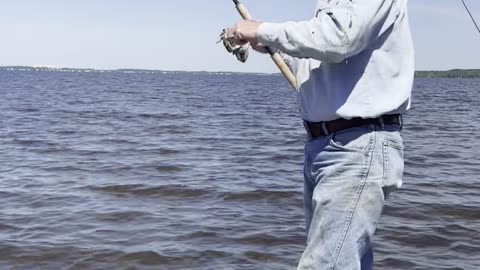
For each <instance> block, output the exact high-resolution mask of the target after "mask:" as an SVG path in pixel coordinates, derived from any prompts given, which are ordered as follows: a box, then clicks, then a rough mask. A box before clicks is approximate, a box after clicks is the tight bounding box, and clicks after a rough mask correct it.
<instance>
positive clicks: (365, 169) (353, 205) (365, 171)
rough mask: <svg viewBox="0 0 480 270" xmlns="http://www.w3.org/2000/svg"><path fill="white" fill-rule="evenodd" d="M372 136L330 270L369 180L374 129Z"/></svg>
mask: <svg viewBox="0 0 480 270" xmlns="http://www.w3.org/2000/svg"><path fill="white" fill-rule="evenodd" d="M371 134H372V136H371V137H370V142H369V144H370V145H369V147H368V148H367V151H366V153H365V155H366V160H365V164H364V165H363V170H362V173H361V178H360V179H361V181H360V183H359V185H358V187H357V190H356V191H355V194H354V197H353V199H352V202H351V205H350V208H349V210H348V212H347V216H346V218H345V222H344V225H343V231H342V234H341V235H340V238H339V241H338V244H337V246H336V248H335V251H334V253H333V256H332V260H331V262H330V264H329V266H328V269H330V270H334V269H335V265H336V264H337V262H338V258H339V256H340V252H341V251H342V248H343V244H344V243H345V238H346V236H347V234H348V232H349V230H350V225H351V224H352V220H353V215H354V213H355V209H356V208H357V205H358V201H359V200H360V196H361V194H362V192H363V190H364V187H365V183H366V181H367V177H368V174H369V172H370V168H371V165H372V160H373V158H372V157H373V150H374V149H373V148H374V147H375V139H376V138H375V137H376V132H375V131H373V132H371Z"/></svg>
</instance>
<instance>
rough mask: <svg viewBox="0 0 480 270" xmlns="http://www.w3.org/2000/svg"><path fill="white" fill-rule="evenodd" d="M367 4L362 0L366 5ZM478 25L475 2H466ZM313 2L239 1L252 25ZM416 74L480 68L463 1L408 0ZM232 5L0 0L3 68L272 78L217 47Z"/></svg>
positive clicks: (479, 7)
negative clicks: (249, 74)
mask: <svg viewBox="0 0 480 270" xmlns="http://www.w3.org/2000/svg"><path fill="white" fill-rule="evenodd" d="M365 1H367V0H365ZM465 1H466V2H467V4H468V5H469V6H470V9H471V11H472V13H473V14H474V16H475V18H476V20H477V22H478V23H480V1H479V0H465ZM314 2H315V1H313V0H261V1H260V0H243V3H244V4H245V5H246V6H247V7H248V9H249V10H250V12H251V13H252V15H253V16H254V17H255V19H257V20H260V21H268V22H284V21H288V20H293V21H301V20H308V19H310V18H311V17H312V16H313V13H314ZM409 14H410V22H411V27H412V32H413V37H414V42H415V48H416V69H417V70H447V69H453V68H480V34H479V33H478V32H476V29H475V27H474V25H473V23H472V22H471V20H470V18H469V16H468V14H467V12H466V11H465V9H464V7H463V5H462V2H461V0H410V1H409ZM239 19H240V18H239V15H238V14H237V12H236V10H235V8H234V6H233V4H232V1H230V0H209V1H194V0H173V1H170V0H41V1H39V0H15V1H12V0H0V34H1V35H0V38H1V39H0V66H7V65H28V66H55V67H73V68H96V69H118V68H140V69H160V70H187V71H240V72H276V68H275V66H274V65H273V64H272V63H271V61H270V60H269V58H268V57H267V56H265V55H260V54H256V53H255V54H252V55H251V56H250V59H249V61H248V62H247V63H246V64H241V63H239V62H237V61H236V59H235V58H234V57H233V56H231V55H228V54H227V53H226V51H225V50H224V48H223V47H222V45H220V44H216V41H217V40H218V36H219V33H220V32H221V30H222V29H223V28H225V27H229V26H231V25H233V24H234V23H235V22H237V21H238V20H239Z"/></svg>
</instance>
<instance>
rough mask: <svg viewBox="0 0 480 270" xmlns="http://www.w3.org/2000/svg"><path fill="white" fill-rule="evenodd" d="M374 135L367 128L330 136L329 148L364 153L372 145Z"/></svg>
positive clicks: (352, 129) (353, 129)
mask: <svg viewBox="0 0 480 270" xmlns="http://www.w3.org/2000/svg"><path fill="white" fill-rule="evenodd" d="M373 133H374V131H372V130H370V129H369V128H367V127H363V128H362V127H360V128H351V129H347V130H343V131H339V132H336V133H333V134H331V135H330V141H329V146H330V147H332V148H334V149H336V150H340V151H348V152H364V151H365V150H367V149H368V147H369V146H370V145H371V143H372V136H373V135H374V134H373Z"/></svg>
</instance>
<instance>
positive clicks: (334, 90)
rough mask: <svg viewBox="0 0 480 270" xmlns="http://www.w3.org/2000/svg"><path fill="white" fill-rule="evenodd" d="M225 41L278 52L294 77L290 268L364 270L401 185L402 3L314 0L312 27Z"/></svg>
mask: <svg viewBox="0 0 480 270" xmlns="http://www.w3.org/2000/svg"><path fill="white" fill-rule="evenodd" d="M227 38H228V39H229V40H230V41H232V42H235V43H236V44H246V43H250V44H251V45H252V46H253V47H254V48H255V49H256V50H258V51H264V50H263V49H262V46H270V47H272V48H275V49H278V50H279V51H280V52H281V53H282V55H283V56H284V58H285V60H286V62H287V64H289V66H290V68H291V69H292V71H293V72H294V74H295V75H296V78H297V85H298V87H297V88H298V89H297V90H298V100H299V105H300V114H301V117H302V119H303V120H304V122H305V127H306V130H307V132H308V134H309V140H308V141H307V142H306V146H305V168H304V178H305V184H304V185H305V190H304V194H305V208H306V221H307V231H308V238H307V247H306V250H305V252H304V253H303V256H302V258H301V259H300V262H299V265H298V269H309V270H310V269H315V270H317V269H318V270H325V269H340V270H355V269H372V265H373V253H372V245H371V241H372V237H373V234H374V232H375V229H376V226H377V224H378V222H379V220H380V216H381V212H382V209H383V206H384V202H385V199H386V197H387V195H388V194H389V193H390V192H391V191H393V190H395V189H398V188H400V187H401V185H402V175H403V166H404V160H403V141H402V137H401V134H400V131H401V128H402V118H401V115H402V114H403V113H405V112H406V111H407V110H408V109H409V107H410V96H411V90H412V84H413V76H414V51H413V45H412V40H411V33H410V28H409V23H408V17H407V0H318V1H317V7H316V10H315V17H314V18H313V19H311V20H308V21H301V22H286V23H279V24H275V23H260V22H253V21H242V22H240V23H238V24H237V25H235V26H234V27H232V28H230V29H229V31H228V33H227Z"/></svg>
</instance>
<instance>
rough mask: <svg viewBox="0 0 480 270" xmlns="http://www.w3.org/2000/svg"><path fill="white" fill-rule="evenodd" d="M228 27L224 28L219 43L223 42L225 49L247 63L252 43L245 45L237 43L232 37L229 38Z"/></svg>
mask: <svg viewBox="0 0 480 270" xmlns="http://www.w3.org/2000/svg"><path fill="white" fill-rule="evenodd" d="M227 33H228V28H225V29H223V31H222V33H221V34H220V40H219V41H218V42H217V43H220V42H222V43H223V46H225V49H227V51H228V52H229V53H231V54H233V55H235V56H236V57H237V59H238V61H240V62H242V63H245V62H246V61H247V59H248V55H249V51H250V47H251V46H250V43H247V44H244V45H238V44H235V43H234V42H233V41H232V40H231V39H229V38H228V35H227Z"/></svg>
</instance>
